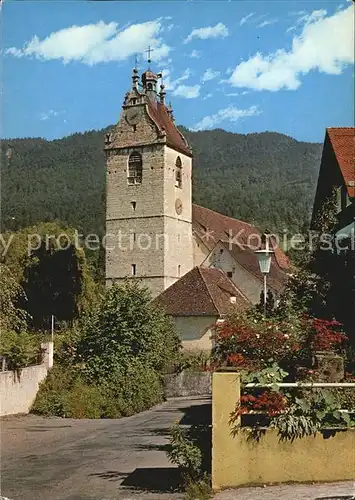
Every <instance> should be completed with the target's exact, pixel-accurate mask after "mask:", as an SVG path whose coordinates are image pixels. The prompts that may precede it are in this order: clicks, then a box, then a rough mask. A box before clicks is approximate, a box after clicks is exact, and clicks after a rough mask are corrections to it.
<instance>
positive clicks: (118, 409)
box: [32, 362, 163, 418]
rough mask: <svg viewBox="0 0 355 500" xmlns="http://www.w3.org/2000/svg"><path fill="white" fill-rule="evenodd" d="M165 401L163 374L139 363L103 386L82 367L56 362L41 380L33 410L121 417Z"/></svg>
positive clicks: (35, 411) (124, 370)
mask: <svg viewBox="0 0 355 500" xmlns="http://www.w3.org/2000/svg"><path fill="white" fill-rule="evenodd" d="M162 400H163V389H162V383H161V380H160V377H159V375H158V374H157V373H156V372H155V371H154V370H152V369H151V368H146V367H145V366H144V365H142V364H140V363H138V362H136V363H132V364H131V365H129V366H127V367H126V368H125V369H121V370H120V371H117V372H116V373H115V374H113V375H112V377H110V379H109V380H107V381H106V382H105V383H103V384H102V385H100V386H98V385H95V384H89V383H88V382H87V381H86V380H85V378H84V377H83V374H82V371H81V370H79V369H78V368H72V367H64V366H60V365H56V366H54V367H53V368H52V370H50V372H49V373H48V375H47V378H46V380H45V381H44V382H42V383H41V385H40V389H39V391H38V393H37V397H36V400H35V402H34V404H33V406H32V412H33V413H38V414H40V415H44V416H57V417H68V418H120V417H122V416H129V415H133V414H134V413H137V412H140V411H143V410H147V409H148V408H150V407H152V406H153V405H155V404H157V403H159V402H161V401H162Z"/></svg>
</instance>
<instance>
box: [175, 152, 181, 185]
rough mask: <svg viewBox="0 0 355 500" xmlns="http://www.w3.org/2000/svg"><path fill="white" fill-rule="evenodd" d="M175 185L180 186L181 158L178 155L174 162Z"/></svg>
mask: <svg viewBox="0 0 355 500" xmlns="http://www.w3.org/2000/svg"><path fill="white" fill-rule="evenodd" d="M175 186H176V187H178V188H181V187H182V163H181V158H180V156H178V157H177V158H176V162H175Z"/></svg>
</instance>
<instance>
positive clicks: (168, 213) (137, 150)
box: [105, 68, 193, 296]
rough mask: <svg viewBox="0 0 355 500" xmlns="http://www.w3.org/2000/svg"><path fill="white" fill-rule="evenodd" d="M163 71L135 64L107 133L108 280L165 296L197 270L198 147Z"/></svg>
mask: <svg viewBox="0 0 355 500" xmlns="http://www.w3.org/2000/svg"><path fill="white" fill-rule="evenodd" d="M160 78H161V74H156V73H154V72H153V71H151V70H150V69H148V70H147V71H145V72H144V73H143V74H142V76H141V81H139V80H140V78H139V75H138V70H137V69H136V68H134V69H133V74H132V87H131V89H130V90H129V91H128V92H127V93H126V95H125V98H124V102H123V106H122V112H121V116H120V119H119V122H118V123H117V125H116V126H115V127H114V128H113V130H112V131H111V133H109V134H106V137H105V154H106V162H107V204H106V283H107V285H108V286H110V285H111V284H112V283H113V282H116V281H119V280H123V279H125V278H130V279H134V280H140V282H141V283H142V285H145V286H147V287H148V288H149V289H150V290H151V292H152V294H153V296H157V295H158V294H159V293H161V292H162V291H163V290H165V289H166V288H167V287H169V286H170V285H171V284H173V283H174V282H175V281H176V280H177V279H179V278H180V277H181V276H183V275H184V274H185V273H186V272H188V271H190V270H191V269H192V267H193V249H192V224H191V209H192V192H191V174H192V151H191V148H190V146H189V145H188V143H187V141H186V139H185V138H184V136H183V135H182V134H181V132H180V131H179V130H178V128H177V127H176V125H175V122H174V117H173V112H172V109H171V106H169V107H167V106H166V105H165V94H166V93H165V87H164V85H163V84H161V85H160V87H159V89H158V82H159V79H160Z"/></svg>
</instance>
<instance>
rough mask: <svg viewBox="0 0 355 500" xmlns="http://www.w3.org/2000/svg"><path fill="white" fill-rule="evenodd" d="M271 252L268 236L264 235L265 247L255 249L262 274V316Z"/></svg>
mask: <svg viewBox="0 0 355 500" xmlns="http://www.w3.org/2000/svg"><path fill="white" fill-rule="evenodd" d="M273 253H274V251H273V250H270V248H269V239H268V236H266V242H265V248H263V249H261V250H256V251H255V254H256V256H257V259H258V262H259V269H260V272H261V274H262V275H263V276H264V316H266V295H267V275H268V274H269V272H270V265H271V254H273Z"/></svg>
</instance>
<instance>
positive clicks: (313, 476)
mask: <svg viewBox="0 0 355 500" xmlns="http://www.w3.org/2000/svg"><path fill="white" fill-rule="evenodd" d="M239 397H240V382H239V374H237V373H233V372H232V373H231V372H229V373H214V374H213V379H212V423H213V430H212V487H213V489H214V490H220V489H223V488H230V487H237V486H241V485H247V484H265V483H285V482H313V481H324V482H331V481H345V480H352V479H353V478H354V463H355V462H354V456H355V430H354V429H349V430H346V431H343V432H338V433H336V434H335V435H334V436H333V437H329V438H327V439H324V438H323V436H322V435H321V434H319V433H317V435H316V436H315V437H313V436H312V437H307V438H303V439H296V440H295V441H294V442H293V443H291V442H289V441H286V442H282V443H280V442H279V438H278V436H277V431H276V430H275V429H270V430H267V431H266V433H265V435H263V436H262V437H261V439H260V441H259V442H256V441H255V440H252V439H249V440H248V439H247V438H246V436H245V434H244V433H242V432H239V433H238V434H237V435H236V436H235V437H233V436H232V435H231V428H230V425H229V419H230V415H231V413H232V412H234V410H235V405H236V403H237V401H238V400H239Z"/></svg>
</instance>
